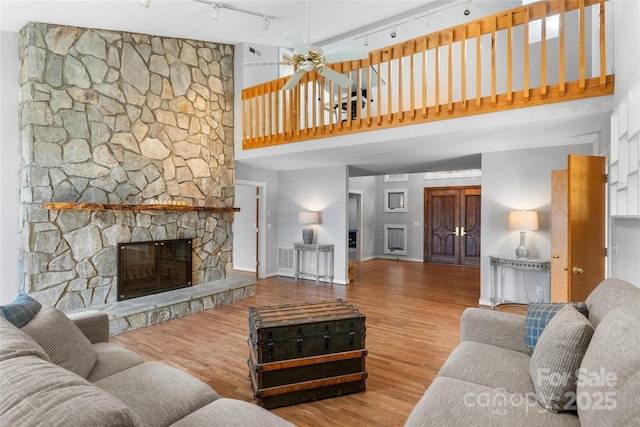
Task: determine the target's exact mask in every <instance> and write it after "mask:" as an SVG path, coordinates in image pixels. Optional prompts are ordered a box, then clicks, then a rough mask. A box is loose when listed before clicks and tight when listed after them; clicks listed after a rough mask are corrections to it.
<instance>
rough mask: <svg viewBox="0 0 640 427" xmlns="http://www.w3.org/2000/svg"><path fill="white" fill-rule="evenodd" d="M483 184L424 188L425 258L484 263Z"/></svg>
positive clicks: (438, 260)
mask: <svg viewBox="0 0 640 427" xmlns="http://www.w3.org/2000/svg"><path fill="white" fill-rule="evenodd" d="M480 199H481V190H480V186H470V187H437V188H425V189H424V206H425V211H424V217H425V221H424V223H425V239H424V241H425V248H424V253H425V262H437V263H444V264H459V265H472V266H479V265H480V234H481V233H480V231H481V223H480Z"/></svg>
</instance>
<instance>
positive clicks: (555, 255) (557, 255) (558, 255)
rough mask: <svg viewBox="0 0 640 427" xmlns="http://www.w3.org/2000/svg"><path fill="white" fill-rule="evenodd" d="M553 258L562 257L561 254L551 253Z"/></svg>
mask: <svg viewBox="0 0 640 427" xmlns="http://www.w3.org/2000/svg"><path fill="white" fill-rule="evenodd" d="M551 258H553V259H558V258H560V254H553V255H551Z"/></svg>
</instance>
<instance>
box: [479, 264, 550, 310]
mask: <svg viewBox="0 0 640 427" xmlns="http://www.w3.org/2000/svg"><path fill="white" fill-rule="evenodd" d="M489 263H490V265H491V297H490V301H491V308H495V307H496V306H497V305H498V304H502V303H504V302H505V300H504V273H505V270H506V269H507V268H512V269H514V270H524V271H527V270H533V271H542V272H546V273H547V281H548V283H551V261H550V260H547V259H541V258H516V257H502V256H489ZM498 271H499V273H500V298H498V295H497V293H498ZM525 285H526V283H525Z"/></svg>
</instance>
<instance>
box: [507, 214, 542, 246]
mask: <svg viewBox="0 0 640 427" xmlns="http://www.w3.org/2000/svg"><path fill="white" fill-rule="evenodd" d="M509 229H510V230H520V246H518V247H517V248H516V257H518V258H527V257H529V249H527V246H526V245H525V244H524V236H525V233H526V232H527V230H537V229H538V212H536V211H525V210H522V211H511V212H509Z"/></svg>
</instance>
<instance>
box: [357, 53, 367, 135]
mask: <svg viewBox="0 0 640 427" xmlns="http://www.w3.org/2000/svg"><path fill="white" fill-rule="evenodd" d="M356 64H357V65H356V106H357V107H356V119H357V120H358V124H357V127H358V129H362V61H361V60H358V61H357V62H356ZM367 93H368V92H367Z"/></svg>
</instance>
